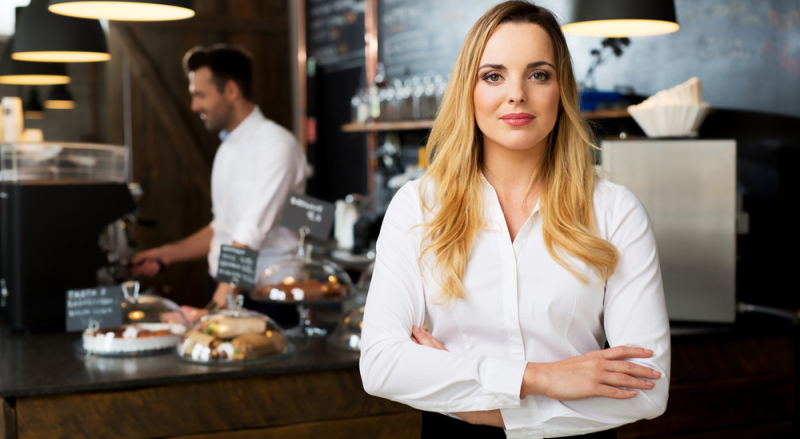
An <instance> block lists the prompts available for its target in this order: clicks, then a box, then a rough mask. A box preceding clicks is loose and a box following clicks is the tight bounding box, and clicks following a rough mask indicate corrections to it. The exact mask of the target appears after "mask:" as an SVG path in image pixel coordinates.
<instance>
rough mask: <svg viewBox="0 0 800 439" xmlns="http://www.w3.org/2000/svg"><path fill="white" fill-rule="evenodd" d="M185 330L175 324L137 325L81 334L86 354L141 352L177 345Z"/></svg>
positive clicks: (88, 331)
mask: <svg viewBox="0 0 800 439" xmlns="http://www.w3.org/2000/svg"><path fill="white" fill-rule="evenodd" d="M185 330H186V328H184V326H183V325H179V324H176V323H137V324H132V325H123V326H122V327H119V328H110V329H100V330H91V329H87V330H86V331H84V333H83V349H85V350H86V351H88V352H141V351H151V350H157V349H165V348H169V347H172V346H175V345H177V344H178V343H179V342H180V339H181V335H182V334H183V333H184V331H185Z"/></svg>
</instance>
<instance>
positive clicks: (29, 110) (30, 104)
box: [22, 88, 44, 119]
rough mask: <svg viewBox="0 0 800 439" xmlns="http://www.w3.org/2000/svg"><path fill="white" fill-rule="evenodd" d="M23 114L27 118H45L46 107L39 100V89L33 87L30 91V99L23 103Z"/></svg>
mask: <svg viewBox="0 0 800 439" xmlns="http://www.w3.org/2000/svg"><path fill="white" fill-rule="evenodd" d="M22 114H23V115H24V117H25V119H44V107H43V106H42V103H41V101H39V90H37V89H35V88H32V89H31V91H30V93H28V100H27V101H25V103H24V104H22Z"/></svg>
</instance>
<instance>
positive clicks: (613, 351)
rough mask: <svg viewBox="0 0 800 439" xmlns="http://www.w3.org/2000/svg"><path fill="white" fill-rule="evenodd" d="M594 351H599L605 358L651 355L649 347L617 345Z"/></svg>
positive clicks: (645, 356) (616, 358)
mask: <svg viewBox="0 0 800 439" xmlns="http://www.w3.org/2000/svg"><path fill="white" fill-rule="evenodd" d="M595 352H599V353H600V356H602V357H603V358H605V359H606V360H622V359H623V358H650V357H651V356H652V355H653V351H651V350H650V349H645V348H635V347H632V346H617V347H613V348H609V349H603V350H602V351H595Z"/></svg>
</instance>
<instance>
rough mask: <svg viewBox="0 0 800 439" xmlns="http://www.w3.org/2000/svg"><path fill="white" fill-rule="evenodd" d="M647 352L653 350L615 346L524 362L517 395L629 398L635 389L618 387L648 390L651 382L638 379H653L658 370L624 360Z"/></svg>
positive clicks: (658, 374)
mask: <svg viewBox="0 0 800 439" xmlns="http://www.w3.org/2000/svg"><path fill="white" fill-rule="evenodd" d="M651 355H653V351H650V350H647V349H644V348H634V347H628V346H617V347H614V348H610V349H604V350H602V351H592V352H589V353H588V354H584V355H580V356H577V357H572V358H570V359H567V360H563V361H556V362H553V363H528V366H527V367H526V368H525V375H524V376H523V379H522V389H521V392H520V397H521V398H524V397H525V396H527V395H544V396H546V397H548V398H552V399H557V400H559V401H570V400H575V399H584V398H592V397H597V396H601V397H605V398H613V399H629V398H633V397H634V396H636V394H637V393H638V392H637V391H635V390H624V389H618V387H629V388H634V389H647V390H649V389H652V388H653V387H654V386H655V383H653V382H651V381H647V380H643V379H639V378H648V379H651V380H657V379H658V378H660V377H661V373H660V372H658V371H656V370H653V369H651V368H649V367H644V366H640V365H638V364H635V363H631V362H629V361H624V360H625V359H626V358H649V357H650V356H651ZM637 377H638V378H637Z"/></svg>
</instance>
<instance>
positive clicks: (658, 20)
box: [561, 0, 680, 37]
mask: <svg viewBox="0 0 800 439" xmlns="http://www.w3.org/2000/svg"><path fill="white" fill-rule="evenodd" d="M574 16H575V19H574V20H573V21H572V22H571V23H569V24H565V25H564V26H562V27H561V29H562V30H563V31H564V32H565V33H571V34H577V35H587V36H597V37H635V36H644V35H659V34H666V33H671V32H675V31H677V30H678V29H680V25H679V24H678V19H677V17H676V15H675V3H674V2H673V0H603V1H598V0H576V2H575V10H574Z"/></svg>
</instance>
